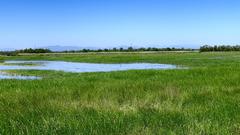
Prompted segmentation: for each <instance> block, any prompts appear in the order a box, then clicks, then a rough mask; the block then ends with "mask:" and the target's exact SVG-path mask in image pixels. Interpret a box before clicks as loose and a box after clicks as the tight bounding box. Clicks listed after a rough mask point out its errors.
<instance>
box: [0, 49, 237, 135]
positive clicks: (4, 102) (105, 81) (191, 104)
mask: <svg viewBox="0 0 240 135" xmlns="http://www.w3.org/2000/svg"><path fill="white" fill-rule="evenodd" d="M0 59H2V60H20V59H22V60H66V61H78V62H98V63H119V62H121V63H130V62H151V63H169V64H177V65H181V66H186V67H189V69H178V70H131V71H119V72H109V73H65V72H55V71H35V70H31V71H10V72H14V73H18V74H22V75H37V76H42V77H44V79H42V80H0V134H96V135H97V134H143V135H145V134H193V135H195V134H240V113H239V112H240V85H239V84H240V68H239V67H240V53H237V52H234V53H231V52H229V53H156V54H130V53H129V54H81V55H77V54H75V55H60V54H58V55H53V54H52V55H42V56H39V55H31V56H16V57H0Z"/></svg>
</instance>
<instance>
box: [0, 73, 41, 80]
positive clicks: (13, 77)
mask: <svg viewBox="0 0 240 135" xmlns="http://www.w3.org/2000/svg"><path fill="white" fill-rule="evenodd" d="M0 79H18V80H38V79H41V77H36V76H20V75H10V74H7V73H1V72H0Z"/></svg>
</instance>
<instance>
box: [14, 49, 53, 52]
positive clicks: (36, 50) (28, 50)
mask: <svg viewBox="0 0 240 135" xmlns="http://www.w3.org/2000/svg"><path fill="white" fill-rule="evenodd" d="M16 52H17V53H51V52H52V51H51V50H49V49H43V48H38V49H32V48H26V49H23V50H16Z"/></svg>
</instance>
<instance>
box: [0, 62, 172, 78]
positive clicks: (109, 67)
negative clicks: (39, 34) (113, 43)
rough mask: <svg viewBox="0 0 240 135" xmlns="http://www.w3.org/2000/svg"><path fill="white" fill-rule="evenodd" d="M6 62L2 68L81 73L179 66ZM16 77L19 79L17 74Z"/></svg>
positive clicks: (0, 68) (0, 67) (0, 66)
mask: <svg viewBox="0 0 240 135" xmlns="http://www.w3.org/2000/svg"><path fill="white" fill-rule="evenodd" d="M5 64H10V65H0V70H55V71H65V72H76V73H81V72H110V71H124V70H143V69H175V68H177V67H176V66H175V65H169V64H150V63H131V64H96V63H77V62H64V61H5ZM18 64H19V65H18ZM22 64H26V65H22ZM0 75H1V74H0ZM7 76H8V75H7ZM19 77H20V76H19ZM1 78H4V76H2V77H1V76H0V79H1ZM15 78H16V79H17V77H16V76H15Z"/></svg>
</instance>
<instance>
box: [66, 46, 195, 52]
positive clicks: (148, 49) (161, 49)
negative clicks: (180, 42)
mask: <svg viewBox="0 0 240 135" xmlns="http://www.w3.org/2000/svg"><path fill="white" fill-rule="evenodd" d="M146 51H194V49H185V48H174V47H173V48H155V47H148V48H143V47H142V48H133V47H128V48H112V49H107V48H106V49H96V50H93V49H82V50H70V51H63V53H82V52H146Z"/></svg>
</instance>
